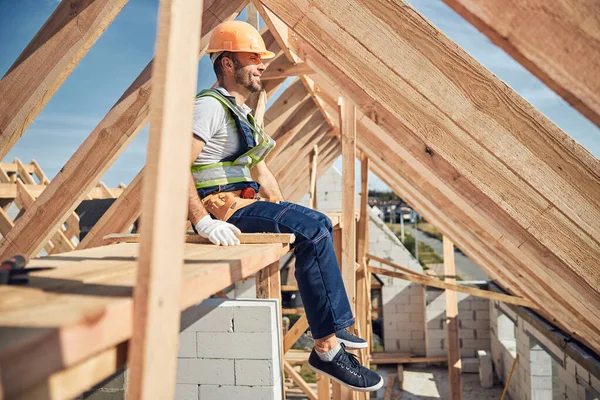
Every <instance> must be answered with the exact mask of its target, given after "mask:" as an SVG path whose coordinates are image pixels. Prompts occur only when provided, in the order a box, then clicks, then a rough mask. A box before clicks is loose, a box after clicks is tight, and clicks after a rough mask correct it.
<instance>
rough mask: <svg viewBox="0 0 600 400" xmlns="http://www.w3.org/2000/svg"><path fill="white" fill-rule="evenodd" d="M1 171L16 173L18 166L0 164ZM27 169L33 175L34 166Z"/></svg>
mask: <svg viewBox="0 0 600 400" xmlns="http://www.w3.org/2000/svg"><path fill="white" fill-rule="evenodd" d="M0 169H2V170H3V171H4V172H6V173H15V172H17V164H16V163H14V162H0ZM25 169H26V170H27V172H29V173H30V174H32V173H33V166H32V165H25Z"/></svg>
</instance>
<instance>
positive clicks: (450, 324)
mask: <svg viewBox="0 0 600 400" xmlns="http://www.w3.org/2000/svg"><path fill="white" fill-rule="evenodd" d="M443 239H444V240H443V248H444V274H445V275H446V282H447V283H449V284H451V285H453V284H456V279H455V278H454V276H455V274H456V267H455V265H454V244H453V243H452V242H451V241H450V240H449V239H448V238H446V237H444V238H443ZM446 326H447V330H448V380H449V385H450V389H449V390H448V392H449V393H450V399H451V400H460V399H462V362H461V359H460V342H459V340H460V339H459V338H458V300H457V296H456V292H455V291H452V290H446Z"/></svg>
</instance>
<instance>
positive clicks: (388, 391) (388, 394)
mask: <svg viewBox="0 0 600 400" xmlns="http://www.w3.org/2000/svg"><path fill="white" fill-rule="evenodd" d="M394 383H396V376H395V375H390V376H389V377H388V382H387V386H386V387H385V395H384V397H383V400H392V393H393V392H394Z"/></svg>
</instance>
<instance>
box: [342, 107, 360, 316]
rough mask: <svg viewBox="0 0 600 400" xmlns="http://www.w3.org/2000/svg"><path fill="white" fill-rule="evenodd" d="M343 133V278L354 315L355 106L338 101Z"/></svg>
mask: <svg viewBox="0 0 600 400" xmlns="http://www.w3.org/2000/svg"><path fill="white" fill-rule="evenodd" d="M340 126H341V129H340V131H341V134H342V222H341V226H342V263H341V264H340V267H341V268H342V277H343V279H344V287H345V288H346V293H347V294H348V300H349V301H350V305H351V307H352V313H353V314H354V310H355V306H356V299H355V296H356V281H355V279H356V271H355V268H354V264H355V262H356V220H355V215H354V214H355V212H356V166H355V165H356V164H355V163H356V107H355V106H354V105H353V104H352V103H350V102H349V101H348V100H346V99H343V98H342V99H341V102H340Z"/></svg>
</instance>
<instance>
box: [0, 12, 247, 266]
mask: <svg viewBox="0 0 600 400" xmlns="http://www.w3.org/2000/svg"><path fill="white" fill-rule="evenodd" d="M212 4H213V3H211V2H206V3H205V5H204V7H205V11H207V10H209V9H210V7H211V5H212ZM214 4H217V3H214ZM245 4H246V0H233V1H230V2H227V3H225V4H220V3H219V4H218V7H217V5H215V8H217V9H216V10H215V13H212V12H205V13H204V14H203V23H202V27H203V29H202V43H203V44H204V43H207V41H208V38H209V35H210V33H211V30H212V29H213V28H214V27H215V26H216V25H218V24H219V23H220V22H222V21H224V20H228V19H231V18H233V17H234V16H236V15H237V14H238V13H239V11H240V10H241V9H243V7H244V6H245ZM217 10H218V11H217ZM203 54H204V49H202V51H200V56H202V55H203ZM151 71H152V63H149V64H148V65H147V66H146V68H145V69H144V70H143V71H142V73H141V74H140V75H139V76H138V77H137V79H136V80H135V81H134V82H133V83H132V84H131V86H130V87H129V88H128V89H127V90H126V91H125V93H124V94H123V96H122V97H121V99H119V100H118V101H117V103H116V104H115V105H114V106H113V107H112V108H111V110H110V111H109V112H108V114H107V115H106V116H105V117H104V118H103V120H102V121H101V122H100V123H99V124H98V126H96V128H95V129H94V131H93V132H92V133H91V134H90V136H89V137H88V138H87V139H86V140H85V141H84V142H83V144H82V145H81V146H80V147H79V149H78V150H77V151H76V152H75V154H74V155H73V156H72V157H71V159H70V160H69V161H67V163H66V164H65V166H64V167H63V168H62V170H61V171H60V172H59V173H58V174H57V175H56V176H55V177H54V179H52V181H51V182H50V185H48V189H47V190H45V191H44V193H43V194H42V195H40V197H39V198H38V201H36V204H35V205H34V206H33V207H32V208H31V209H30V210H28V212H26V213H25V214H24V215H23V217H22V218H20V219H19V220H18V221H17V223H16V224H15V227H14V228H13V229H12V230H11V232H10V233H9V236H8V240H6V241H5V242H4V243H3V245H2V246H1V247H0V258H2V257H3V256H4V255H6V254H27V255H31V254H37V253H38V252H39V249H40V248H41V247H42V246H43V243H45V242H46V241H47V239H48V238H49V236H50V235H51V234H52V232H54V230H55V229H56V228H57V227H58V226H59V225H60V224H61V223H62V222H63V221H64V220H65V219H66V217H67V216H68V215H69V213H71V212H72V211H73V210H74V209H75V208H76V207H77V205H78V204H79V202H80V201H81V200H83V199H84V198H85V195H86V193H87V192H89V191H90V189H91V188H92V187H93V186H95V184H96V183H97V182H98V181H99V180H100V178H101V177H102V176H103V175H104V173H105V172H106V171H107V170H108V168H109V167H110V166H111V164H112V162H113V161H114V160H115V159H116V158H117V157H118V156H119V154H121V152H122V151H123V150H124V149H125V148H126V147H127V144H129V143H130V142H131V140H133V138H134V137H135V136H136V135H137V133H138V132H139V131H140V130H141V129H142V127H143V126H144V125H145V123H146V122H147V116H148V102H149V98H150V93H151V91H152V82H151ZM66 193H68V194H69V195H68V196H66V195H65V194H66ZM38 213H39V214H38ZM39 215H43V216H44V217H43V218H39Z"/></svg>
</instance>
